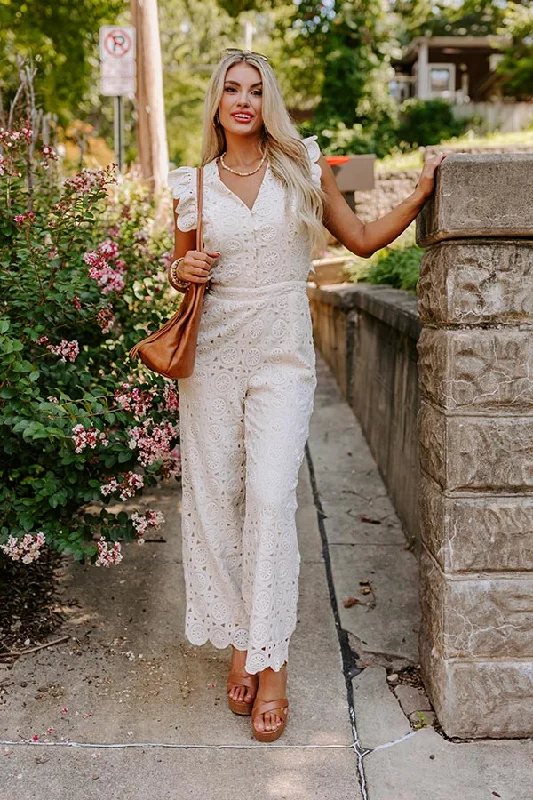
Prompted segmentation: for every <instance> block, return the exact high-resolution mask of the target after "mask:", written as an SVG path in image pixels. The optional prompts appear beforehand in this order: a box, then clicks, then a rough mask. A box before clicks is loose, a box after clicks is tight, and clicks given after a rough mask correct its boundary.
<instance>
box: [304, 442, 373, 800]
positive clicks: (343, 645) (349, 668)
mask: <svg viewBox="0 0 533 800" xmlns="http://www.w3.org/2000/svg"><path fill="white" fill-rule="evenodd" d="M305 455H306V461H307V468H308V470H309V480H310V483H311V490H312V492H313V501H314V504H315V509H316V515H317V522H318V530H319V531H320V538H321V540H322V557H323V559H324V566H325V569H326V580H327V584H328V590H329V600H330V604H331V610H332V612H333V618H334V620H335V628H336V630H337V638H338V641H339V648H340V652H341V658H342V671H343V674H344V679H345V682H346V699H347V701H348V711H349V715H350V724H351V727H352V735H353V745H352V747H353V751H354V753H355V757H356V760H357V779H358V782H359V787H360V789H361V795H362V798H363V800H369V797H368V788H367V784H366V777H365V770H364V766H363V757H364V756H365V755H366V753H367V751H366V750H365V749H364V748H363V747H362V746H361V743H360V741H359V734H358V732H357V724H356V720H355V708H354V696H353V683H352V679H353V678H354V677H355V675H358V674H359V672H361V670H360V668H359V667H358V666H357V663H356V656H355V653H354V651H353V650H352V648H351V647H350V642H349V639H348V632H347V631H346V630H345V629H344V628H343V627H342V625H341V621H340V615H339V605H338V603H337V595H336V593H335V585H334V583H333V571H332V569H331V558H330V552H329V541H328V536H327V533H326V528H325V526H324V519H325V517H326V515H325V514H324V509H323V508H322V501H321V500H320V494H319V491H318V486H317V482H316V476H315V468H314V465H313V459H312V457H311V451H310V449H309V443H307V444H306V446H305Z"/></svg>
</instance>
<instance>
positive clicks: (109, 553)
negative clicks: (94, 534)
mask: <svg viewBox="0 0 533 800" xmlns="http://www.w3.org/2000/svg"><path fill="white" fill-rule="evenodd" d="M121 549H122V548H121V545H120V542H115V543H114V544H113V547H111V548H109V546H108V543H107V542H106V540H105V539H104V538H102V537H100V539H98V558H97V559H96V562H95V564H96V566H97V567H110V566H111V564H120V562H121V561H122V558H123V556H122V553H121V552H120V551H121Z"/></svg>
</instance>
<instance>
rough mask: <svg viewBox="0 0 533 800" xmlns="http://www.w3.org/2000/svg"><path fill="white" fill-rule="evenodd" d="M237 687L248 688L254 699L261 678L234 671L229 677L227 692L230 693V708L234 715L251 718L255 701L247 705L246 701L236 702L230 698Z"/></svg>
mask: <svg viewBox="0 0 533 800" xmlns="http://www.w3.org/2000/svg"><path fill="white" fill-rule="evenodd" d="M235 686H246V687H247V688H248V689H250V690H251V692H252V694H253V696H254V699H255V695H256V694H257V687H258V686H259V678H258V677H257V675H248V673H245V672H234V671H233V670H232V671H231V672H230V674H229V675H228V683H227V692H228V706H229V707H230V709H231V710H232V711H233V713H234V714H240V715H242V716H249V715H250V714H251V713H252V706H253V704H254V701H253V700H252V701H251V702H250V703H247V702H246V701H245V700H234V699H233V697H230V696H229V692H230V691H231V690H232V689H233V688H234V687H235Z"/></svg>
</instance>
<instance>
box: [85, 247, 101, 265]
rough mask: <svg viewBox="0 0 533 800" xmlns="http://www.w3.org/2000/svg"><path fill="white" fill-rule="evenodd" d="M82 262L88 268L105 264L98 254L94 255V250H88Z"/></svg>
mask: <svg viewBox="0 0 533 800" xmlns="http://www.w3.org/2000/svg"><path fill="white" fill-rule="evenodd" d="M83 260H84V261H85V263H86V264H88V265H89V266H90V267H97V266H104V264H105V261H104V259H103V258H101V257H100V256H99V255H98V253H95V252H94V250H89V251H88V252H87V253H84V254H83Z"/></svg>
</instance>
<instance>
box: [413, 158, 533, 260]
mask: <svg viewBox="0 0 533 800" xmlns="http://www.w3.org/2000/svg"><path fill="white" fill-rule="evenodd" d="M532 235H533V155H529V154H514V153H513V154H501V155H493V154H482V155H468V154H465V153H459V154H457V155H453V156H448V157H447V158H446V159H445V161H443V163H442V164H441V166H440V167H439V170H438V174H437V180H436V185H435V192H434V194H433V195H432V197H431V199H430V200H429V201H428V202H427V203H426V205H425V206H424V208H423V210H422V212H421V213H420V214H419V215H418V219H417V241H418V243H419V244H420V245H422V246H426V245H428V244H431V243H433V242H438V241H442V240H443V239H454V238H457V237H480V236H489V237H495V236H508V237H509V236H513V237H514V236H532Z"/></svg>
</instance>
